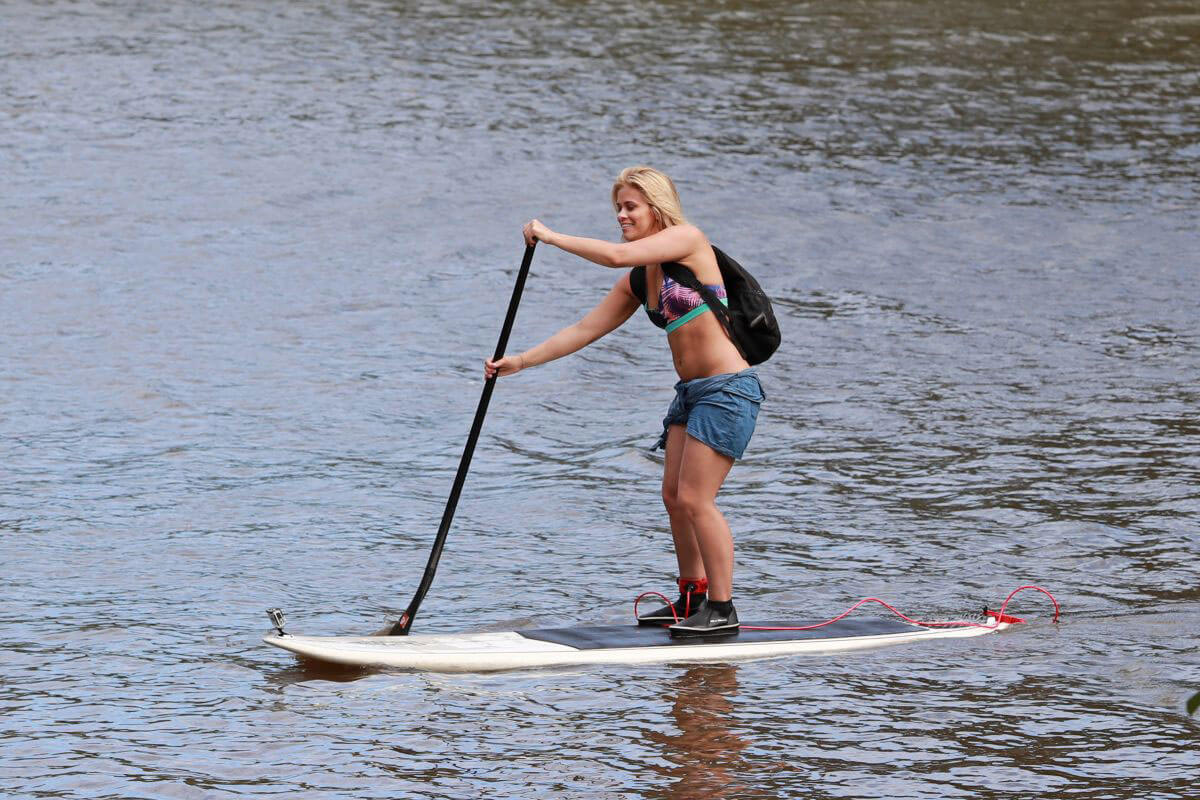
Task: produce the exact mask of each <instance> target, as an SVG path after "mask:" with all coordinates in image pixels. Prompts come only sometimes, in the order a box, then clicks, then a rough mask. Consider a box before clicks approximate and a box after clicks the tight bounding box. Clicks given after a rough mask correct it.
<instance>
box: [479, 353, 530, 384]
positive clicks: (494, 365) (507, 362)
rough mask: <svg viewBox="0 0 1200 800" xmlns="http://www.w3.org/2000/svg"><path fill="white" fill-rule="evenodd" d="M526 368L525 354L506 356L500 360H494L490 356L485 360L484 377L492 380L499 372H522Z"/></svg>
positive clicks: (507, 373)
mask: <svg viewBox="0 0 1200 800" xmlns="http://www.w3.org/2000/svg"><path fill="white" fill-rule="evenodd" d="M523 369H525V356H522V355H515V356H505V357H504V358H502V359H500V360H499V361H492V360H491V359H490V358H489V359H487V360H486V361H484V362H483V377H484V378H486V379H487V380H491V379H492V378H493V377H495V376H496V375H497V374H499V375H501V376H504V375H512V374H513V373H514V372H520V371H521V370H523Z"/></svg>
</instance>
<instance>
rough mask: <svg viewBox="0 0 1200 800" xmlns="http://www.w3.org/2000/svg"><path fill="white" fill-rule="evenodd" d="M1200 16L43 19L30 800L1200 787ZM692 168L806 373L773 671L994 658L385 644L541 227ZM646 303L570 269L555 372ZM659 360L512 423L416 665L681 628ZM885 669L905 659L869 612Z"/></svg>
mask: <svg viewBox="0 0 1200 800" xmlns="http://www.w3.org/2000/svg"><path fill="white" fill-rule="evenodd" d="M1197 64H1200V6H1197V5H1196V3H1195V2H1172V1H1170V0H1148V1H1147V2H1141V3H1124V2H1109V1H1107V0H1101V2H1094V1H1093V2H1074V0H1071V1H1070V2H1061V3H1057V4H1054V5H1053V6H1046V5H1044V4H1009V3H984V2H966V1H965V0H947V1H945V2H918V1H917V0H909V1H907V2H905V1H904V0H898V1H897V2H878V3H876V2H838V3H834V2H809V3H782V2H733V1H732V0H729V1H728V2H715V3H685V2H647V3H641V4H635V5H624V6H616V7H613V6H609V5H607V4H597V3H581V2H566V1H565V0H563V1H562V2H549V1H548V0H530V1H529V2H518V3H511V4H492V3H482V2H480V3H473V2H460V3H454V2H434V1H431V2H411V3H410V2H348V3H333V2H328V0H319V1H315V2H308V1H307V0H288V1H287V2H284V1H283V0H263V1H262V2H253V3H249V2H245V3H243V2H237V3H234V2H226V3H220V2H213V3H208V2H205V3H181V2H170V0H165V1H164V2H156V3H142V2H132V0H111V1H110V2H96V1H95V0H79V2H22V1H21V0H9V2H6V3H3V4H0V186H2V190H0V287H2V291H0V563H2V564H3V581H0V631H2V632H3V640H4V645H3V650H2V653H0V670H2V671H0V753H2V756H3V757H2V758H0V792H2V793H3V794H5V795H6V796H10V797H78V798H130V797H147V798H162V797H179V798H192V797H196V798H209V797H233V796H245V797H268V796H275V795H278V796H285V795H286V796H293V797H314V798H324V797H328V798H368V797H381V798H382V797H387V798H398V797H404V798H425V797H512V798H544V797H579V798H583V797H588V798H591V797H612V798H618V797H620V798H668V797H669V798H721V797H729V798H735V797H737V798H750V797H801V796H803V797H854V798H865V797H887V798H957V797H962V798H979V797H1006V798H1007V797H1030V798H1034V797H1037V798H1045V797H1075V798H1097V799H1098V798H1183V797H1188V796H1193V793H1194V791H1195V779H1196V776H1197V774H1200V747H1198V745H1200V718H1194V717H1190V716H1188V715H1187V713H1186V711H1185V709H1184V703H1185V701H1186V699H1187V698H1188V697H1189V696H1190V695H1192V694H1193V693H1194V692H1196V691H1197V690H1200V656H1198V655H1197V644H1198V642H1197V634H1196V631H1197V624H1196V619H1197V614H1200V552H1198V550H1200V548H1198V546H1197V543H1198V542H1200V534H1198V532H1197V520H1198V512H1200V489H1198V486H1200V455H1198V454H1200V414H1198V400H1200V390H1198V389H1197V387H1198V386H1200V323H1198V322H1197V319H1198V313H1197V312H1198V310H1200V309H1198V308H1197V305H1198V302H1197V298H1200V279H1198V278H1197V264H1198V258H1197V256H1198V254H1200V246H1198V245H1200V241H1198V236H1197V222H1198V217H1200V215H1198V214H1197V211H1196V208H1197V207H1198V206H1197V202H1198V200H1200V197H1198V196H1197V195H1198V194H1200V192H1198V191H1197V187H1200V181H1198V180H1197V179H1198V178H1200V174H1198V172H1200V171H1198V170H1197V168H1196V163H1197V161H1198V159H1200V71H1198V69H1197ZM639 162H648V163H652V164H655V165H658V166H660V167H661V168H663V169H665V170H667V171H668V172H670V173H671V174H672V175H674V176H675V177H676V178H677V181H678V183H679V185H680V188H681V191H682V193H683V197H684V203H685V209H686V210H687V212H688V214H689V216H690V217H691V218H692V219H693V220H694V221H695V222H696V223H698V224H699V225H700V226H701V227H702V228H703V229H704V230H705V231H706V232H707V233H708V235H709V236H710V238H712V239H713V240H714V241H715V242H717V243H718V244H720V245H721V246H722V247H724V248H725V249H726V250H728V251H730V252H731V253H733V254H735V255H736V256H737V257H738V259H739V260H741V261H742V262H743V263H745V264H746V265H748V266H749V267H751V268H752V269H753V270H754V271H755V273H756V274H757V275H758V276H759V277H760V278H761V280H762V282H763V283H764V284H765V285H766V287H767V288H768V290H769V291H770V292H771V293H772V295H773V296H774V298H775V300H776V306H777V311H778V313H779V316H780V321H781V325H782V327H783V332H784V338H785V344H784V347H783V349H782V350H781V351H780V352H779V353H778V354H777V356H776V357H775V358H773V359H772V360H771V361H770V362H769V363H768V364H766V365H765V366H764V367H763V369H762V375H763V381H764V384H765V385H766V389H767V393H768V395H769V400H768V402H767V404H766V405H765V406H764V410H763V413H762V416H761V417H760V423H759V428H758V431H757V433H756V434H755V438H754V441H753V442H752V443H751V448H750V451H749V453H748V457H747V458H746V459H745V461H744V462H743V463H741V464H739V466H737V467H736V468H735V470H734V472H733V473H732V476H731V478H730V480H729V482H728V483H727V485H726V489H725V492H724V493H723V495H722V500H721V502H722V506H723V508H724V510H725V511H726V514H727V516H728V517H729V519H730V521H731V523H732V525H733V528H734V531H735V536H736V538H737V542H738V551H739V565H738V574H737V589H736V595H737V600H738V608H739V611H740V612H741V614H742V616H743V618H744V619H745V618H750V619H754V618H759V619H762V618H764V617H778V616H789V615H791V616H800V617H827V616H832V615H833V614H835V613H838V612H840V611H841V610H843V609H844V608H846V607H847V606H849V605H850V604H851V603H853V602H854V601H855V600H857V599H858V598H860V597H864V596H868V595H874V596H878V597H882V598H885V599H887V600H889V601H891V602H893V603H894V604H896V605H898V606H899V607H901V608H902V609H903V610H906V611H908V612H910V613H913V614H916V615H921V616H925V617H942V618H958V617H963V616H966V615H970V614H973V613H977V612H978V610H979V609H980V608H982V607H983V605H984V604H991V605H993V606H994V605H996V604H997V603H999V602H1000V601H1001V600H1002V599H1003V598H1004V596H1005V595H1006V594H1007V593H1008V592H1009V591H1010V590H1011V589H1013V588H1015V587H1016V586H1019V585H1022V584H1024V583H1036V584H1039V585H1041V586H1044V587H1046V588H1047V589H1049V590H1050V591H1052V592H1053V593H1054V594H1055V595H1056V597H1057V598H1058V600H1059V601H1060V603H1061V604H1062V607H1063V616H1062V619H1061V621H1060V622H1059V623H1058V624H1052V623H1051V622H1050V612H1051V609H1050V608H1049V606H1048V604H1047V603H1045V602H1044V601H1043V599H1042V598H1040V596H1037V595H1033V594H1023V595H1021V596H1020V597H1019V598H1018V600H1017V601H1016V603H1015V605H1014V606H1013V607H1012V608H1011V609H1010V610H1012V611H1013V612H1014V613H1018V614H1021V615H1023V616H1026V617H1027V618H1029V620H1030V622H1029V624H1027V625H1025V626H1018V627H1017V628H1015V629H1013V630H1011V631H1009V632H1006V633H1004V634H1002V635H996V636H989V637H983V638H979V639H967V640H952V641H942V642H934V643H927V644H921V645H915V646H912V647H906V648H898V649H889V650H883V651H875V652H865V653H857V654H851V655H840V656H836V657H835V656H818V657H805V658H792V659H782V660H775V661H766V662H747V663H737V664H728V665H725V664H718V665H704V666H701V665H690V664H670V665H665V666H642V667H611V666H608V667H596V668H589V669H578V670H555V671H534V672H523V673H510V674H501V675H483V676H479V675H465V676H441V675H427V674H411V673H388V672H368V673H345V672H336V673H335V672H325V671H321V670H320V669H318V668H315V667H312V666H305V665H303V664H300V663H298V662H296V661H295V660H294V659H292V658H291V657H290V656H288V655H287V654H285V653H282V652H280V651H276V650H273V649H270V648H268V647H266V646H264V645H262V644H261V642H260V637H261V635H262V634H264V633H265V632H266V631H267V629H268V625H267V620H266V618H265V617H264V616H263V613H262V611H263V609H264V608H266V607H267V606H282V607H283V608H284V609H285V610H286V611H287V613H288V618H289V626H290V628H291V629H293V630H295V631H296V632H304V633H317V634H331V635H334V634H359V633H366V632H369V631H372V630H375V629H377V628H379V627H380V626H381V625H382V624H383V623H384V622H385V621H388V620H392V619H395V617H396V616H397V614H398V612H399V611H400V610H401V609H402V608H403V607H404V606H405V605H406V604H407V602H408V599H409V598H410V597H411V593H412V591H413V590H414V589H415V587H416V584H417V582H418V581H419V579H420V575H421V572H422V570H423V568H424V563H425V558H426V556H427V554H428V548H429V546H430V543H431V541H432V538H433V535H434V533H435V531H436V528H437V521H438V519H439V518H440V516H441V513H442V508H443V505H444V503H445V499H446V496H447V494H448V491H449V487H450V484H451V481H452V478H453V475H454V471H455V469H456V467H457V465H458V459H459V455H460V453H461V448H462V445H463V442H464V441H465V438H466V433H467V430H468V429H469V426H470V420H471V416H472V414H473V413H474V409H475V403H476V401H477V398H478V396H479V391H480V390H481V388H482V383H481V380H480V374H479V373H480V369H479V363H480V361H481V359H482V358H483V357H484V356H485V355H486V354H488V353H489V352H490V350H491V349H492V347H493V346H494V343H495V339H496V335H497V333H498V331H499V327H500V323H501V321H502V319H503V313H504V307H505V305H506V303H507V299H508V294H509V291H510V288H511V285H512V281H513V278H514V275H515V272H516V267H517V264H518V262H519V260H520V256H521V250H522V247H521V242H520V239H519V234H518V226H519V224H520V223H521V222H522V221H524V220H525V219H527V218H528V217H530V216H539V217H541V218H543V219H545V220H546V221H547V222H548V223H549V224H550V225H551V226H552V227H556V228H558V229H561V230H566V231H570V232H574V233H579V234H583V235H591V236H599V237H605V238H616V231H615V225H614V223H613V220H612V217H611V212H610V211H609V209H608V200H607V194H608V186H609V182H610V181H611V179H612V176H613V175H614V174H615V173H616V172H617V171H618V170H619V169H620V168H622V167H624V166H627V165H629V164H633V163H639ZM613 277H614V276H613V274H612V273H606V272H605V271H604V270H603V269H600V268H598V267H594V266H592V265H588V264H586V263H584V262H581V261H579V260H578V259H574V258H572V257H570V256H567V255H566V254H564V253H561V252H557V251H552V250H551V249H549V248H544V249H542V250H540V251H539V252H538V253H537V256H536V258H535V262H534V270H533V274H532V275H531V277H530V280H529V283H528V285H527V287H526V291H525V296H524V299H523V301H522V306H521V314H520V316H519V317H518V321H517V328H516V331H515V333H514V336H513V340H512V343H513V347H516V348H524V347H527V346H529V345H530V344H533V343H535V342H536V341H538V340H540V339H541V338H542V337H544V336H546V335H548V334H549V333H551V332H553V331H554V330H556V329H557V328H559V327H561V326H563V325H565V324H568V323H570V322H572V321H574V320H575V319H576V318H577V317H578V316H579V315H581V314H582V313H583V312H585V311H586V310H587V309H588V308H590V306H591V305H592V304H593V303H594V302H596V300H597V299H598V298H599V297H600V296H601V295H602V293H603V292H604V290H605V288H606V286H607V285H608V284H610V283H611V281H612V280H613ZM673 381H674V375H673V373H672V371H671V368H670V359H669V355H668V353H667V351H666V347H665V343H664V342H663V339H662V335H661V333H660V332H659V331H657V330H656V329H654V328H652V327H651V326H649V325H648V324H646V323H645V321H644V320H642V319H640V318H635V319H634V320H632V321H631V323H630V324H629V325H627V326H626V327H625V328H624V329H622V330H619V331H617V332H616V333H614V334H613V335H611V336H610V337H608V338H606V339H604V340H602V341H601V342H599V343H597V344H596V345H595V346H593V347H591V348H589V349H588V350H586V351H584V352H583V353H581V354H579V355H576V356H574V357H572V358H569V359H564V360H563V361H560V362H556V363H553V364H550V365H547V366H544V367H542V368H540V369H538V370H533V371H530V372H527V373H523V374H521V375H519V376H517V377H515V378H513V379H511V380H505V381H502V382H501V383H500V385H499V387H498V388H497V390H496V393H495V395H494V397H493V399H492V404H491V410H490V412H489V415H488V418H487V424H486V426H485V428H484V432H483V437H482V439H481V441H480V446H479V449H478V451H477V453H476V456H475V460H474V463H473V466H472V470H471V474H470V478H469V480H468V482H467V485H466V490H465V492H464V494H463V498H462V501H461V503H460V506H459V509H458V514H457V516H456V518H455V525H454V528H453V530H452V531H451V536H450V541H449V545H448V547H447V550H446V553H445V555H444V557H443V559H442V563H441V567H440V570H439V573H438V576H437V581H436V583H435V585H434V587H433V591H432V592H431V594H430V595H429V597H428V599H427V600H426V602H425V605H424V606H423V607H422V611H421V615H420V616H419V617H418V619H417V623H416V626H415V628H414V629H415V630H417V631H424V632H437V631H459V630H468V629H478V628H490V629H508V628H513V627H521V626H545V625H548V624H553V625H559V624H575V623H615V622H621V621H623V620H627V619H628V618H629V614H630V610H631V604H632V599H633V597H634V596H635V595H636V594H638V593H639V592H641V591H643V590H659V591H662V590H665V589H666V588H667V587H668V586H669V585H670V580H671V575H672V572H673V559H672V558H671V555H670V551H669V536H668V534H667V532H666V528H665V515H664V514H663V513H662V509H661V504H660V502H659V500H658V495H657V483H658V475H659V472H660V470H661V461H660V459H659V457H658V456H657V455H655V454H651V453H649V452H648V450H647V448H648V446H649V445H650V444H651V443H652V442H653V439H654V436H655V434H656V429H657V427H658V425H659V420H660V419H661V416H662V413H663V411H664V409H665V407H666V404H667V402H668V401H669V399H670V397H671V384H672V383H673ZM872 613H873V612H872Z"/></svg>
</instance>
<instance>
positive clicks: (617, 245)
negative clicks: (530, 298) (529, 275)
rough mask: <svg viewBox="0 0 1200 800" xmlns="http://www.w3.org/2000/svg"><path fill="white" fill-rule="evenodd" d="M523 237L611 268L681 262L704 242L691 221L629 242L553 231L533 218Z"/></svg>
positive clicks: (698, 249)
mask: <svg viewBox="0 0 1200 800" xmlns="http://www.w3.org/2000/svg"><path fill="white" fill-rule="evenodd" d="M525 238H526V242H528V241H529V239H530V238H534V239H537V240H538V241H542V242H545V243H546V244H550V245H554V246H555V247H557V248H559V249H562V250H566V251H567V252H568V253H573V254H574V255H577V256H579V257H580V258H586V259H587V260H588V261H592V262H595V263H596V264H599V265H601V266H603V267H614V268H621V267H636V266H640V265H642V264H661V263H663V262H664V261H678V262H681V263H684V262H686V261H687V259H688V257H689V256H691V255H693V254H695V253H696V252H698V251H700V250H701V249H702V248H703V247H705V246H706V245H707V244H708V240H707V239H705V238H704V234H703V233H701V232H700V229H699V228H697V227H696V226H695V225H672V226H671V227H670V228H667V229H666V230H661V231H659V232H658V233H655V234H652V235H650V236H647V237H646V238H644V239H638V240H637V241H633V242H606V241H604V240H603V239H589V238H587V237H585V236H569V235H568V234H565V233H556V232H555V231H552V230H550V229H549V228H547V227H546V226H545V225H543V224H542V223H541V222H539V221H538V220H536V219H535V220H532V221H531V222H530V223H529V224H528V225H526V226H525Z"/></svg>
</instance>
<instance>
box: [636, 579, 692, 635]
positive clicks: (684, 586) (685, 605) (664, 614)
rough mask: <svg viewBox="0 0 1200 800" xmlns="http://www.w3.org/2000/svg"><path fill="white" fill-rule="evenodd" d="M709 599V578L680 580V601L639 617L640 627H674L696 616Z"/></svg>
mask: <svg viewBox="0 0 1200 800" xmlns="http://www.w3.org/2000/svg"><path fill="white" fill-rule="evenodd" d="M707 597H708V578H680V579H679V599H678V600H676V601H675V602H674V603H672V604H671V605H669V606H661V607H659V608H657V609H655V610H654V611H651V612H650V613H649V614H642V615H641V616H639V617H638V625H673V624H674V623H676V622H680V621H682V620H684V619H687V617H688V616H689V615H691V614H695V613H696V610H697V609H699V608H700V606H701V605H703V603H704V600H705V599H706V598H707Z"/></svg>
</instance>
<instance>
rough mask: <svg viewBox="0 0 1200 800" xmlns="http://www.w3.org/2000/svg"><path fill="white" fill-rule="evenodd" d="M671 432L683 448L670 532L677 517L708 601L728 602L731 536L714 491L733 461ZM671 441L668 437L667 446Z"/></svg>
mask: <svg viewBox="0 0 1200 800" xmlns="http://www.w3.org/2000/svg"><path fill="white" fill-rule="evenodd" d="M677 431H678V433H676V432H677ZM670 433H671V435H676V436H678V437H679V438H680V439H682V440H683V441H682V442H680V443H679V444H681V445H682V446H681V447H677V450H679V451H681V452H680V453H679V462H678V464H677V465H676V469H677V470H678V478H677V480H676V481H675V495H674V506H675V511H674V512H672V513H671V530H672V532H674V531H675V530H676V527H675V525H676V523H675V519H676V517H679V518H680V523H681V525H684V524H686V526H687V530H688V532H689V533H690V534H691V535H690V539H689V542H690V545H689V546H690V547H694V548H695V549H696V550H698V551H699V558H700V561H701V563H702V564H703V568H704V573H705V575H706V576H707V577H708V598H709V599H710V600H715V601H718V602H721V601H728V600H730V599H732V597H733V533H732V532H731V531H730V530H729V523H727V522H726V521H725V516H724V515H723V514H722V513H721V511H720V509H718V508H717V492H718V491H720V489H721V484H723V483H724V482H725V477H726V476H727V475H729V470H730V469H731V468H732V467H733V459H732V458H730V457H729V456H727V455H725V454H723V453H718V452H717V451H716V450H713V449H712V448H711V447H709V446H708V445H706V444H704V443H703V442H701V441H699V440H698V439H693V438H692V437H690V436H688V435H687V434H686V432H685V431H684V429H683V428H681V427H672V428H671V432H670ZM670 441H671V440H670V435H669V436H668V439H667V442H668V447H669V445H670ZM667 452H668V457H669V455H670V452H671V451H670V450H669V449H668V451H667ZM668 463H669V461H668ZM679 539H680V537H679V536H678V535H676V538H675V547H676V553H677V555H678V556H679V558H680V569H681V570H682V569H683V555H682V554H681V553H680V552H679ZM691 552H692V551H689V557H691ZM681 574H682V573H681Z"/></svg>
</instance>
